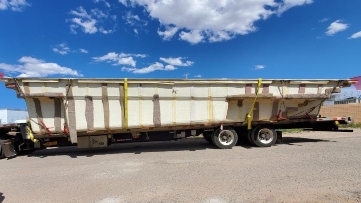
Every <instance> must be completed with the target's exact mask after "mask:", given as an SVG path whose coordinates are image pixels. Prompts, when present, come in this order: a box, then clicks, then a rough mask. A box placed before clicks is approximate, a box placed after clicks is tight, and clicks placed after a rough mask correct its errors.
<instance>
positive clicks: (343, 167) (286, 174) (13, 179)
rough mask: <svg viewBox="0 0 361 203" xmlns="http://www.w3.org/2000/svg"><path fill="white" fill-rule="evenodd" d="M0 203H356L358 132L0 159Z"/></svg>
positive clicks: (360, 157)
mask: <svg viewBox="0 0 361 203" xmlns="http://www.w3.org/2000/svg"><path fill="white" fill-rule="evenodd" d="M0 166H1V174H0V202H2V201H3V202H29V203H31V202H37V203H38V202H99V203H113V202H119V203H121V202H205V203H226V202H361V171H360V168H361V130H358V129H357V130H355V132H353V133H341V132H337V133H335V132H303V133H292V134H285V135H284V143H283V144H278V145H275V146H272V147H270V148H257V147H252V146H250V145H248V144H246V143H241V144H240V145H239V146H236V147H234V148H233V149H229V150H221V149H216V148H214V147H212V145H210V144H208V143H207V142H206V141H204V140H203V139H184V140H179V141H169V142H152V143H132V144H122V145H113V146H110V147H108V148H105V149H96V150H78V149H76V148H73V147H68V148H54V149H47V150H42V151H36V152H34V153H33V154H31V155H29V156H20V157H16V158H14V159H10V160H5V159H3V160H0Z"/></svg>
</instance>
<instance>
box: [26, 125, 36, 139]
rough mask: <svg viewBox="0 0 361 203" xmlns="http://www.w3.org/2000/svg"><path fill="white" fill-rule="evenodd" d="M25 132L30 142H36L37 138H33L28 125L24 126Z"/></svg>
mask: <svg viewBox="0 0 361 203" xmlns="http://www.w3.org/2000/svg"><path fill="white" fill-rule="evenodd" d="M26 132H27V134H28V135H29V138H30V140H31V141H32V142H37V140H36V139H35V138H34V134H33V131H32V130H31V129H30V127H29V126H26Z"/></svg>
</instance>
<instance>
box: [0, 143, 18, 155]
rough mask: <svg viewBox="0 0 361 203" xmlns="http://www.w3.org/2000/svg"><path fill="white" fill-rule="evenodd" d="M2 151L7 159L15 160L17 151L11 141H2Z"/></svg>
mask: <svg viewBox="0 0 361 203" xmlns="http://www.w3.org/2000/svg"><path fill="white" fill-rule="evenodd" d="M0 144H1V147H0V148H1V150H0V151H2V152H1V153H2V155H3V156H5V157H6V158H13V157H15V156H16V155H17V153H16V151H15V150H14V145H13V143H11V141H10V140H1V141H0Z"/></svg>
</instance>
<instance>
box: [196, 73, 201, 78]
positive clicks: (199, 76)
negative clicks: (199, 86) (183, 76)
mask: <svg viewBox="0 0 361 203" xmlns="http://www.w3.org/2000/svg"><path fill="white" fill-rule="evenodd" d="M194 77H195V78H201V77H202V75H199V74H198V75H195V76H194Z"/></svg>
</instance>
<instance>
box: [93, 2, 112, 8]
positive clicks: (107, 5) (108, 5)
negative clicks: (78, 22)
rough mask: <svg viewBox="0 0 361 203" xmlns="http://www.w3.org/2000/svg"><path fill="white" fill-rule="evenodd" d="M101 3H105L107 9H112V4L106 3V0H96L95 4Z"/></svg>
mask: <svg viewBox="0 0 361 203" xmlns="http://www.w3.org/2000/svg"><path fill="white" fill-rule="evenodd" d="M99 2H104V5H105V6H106V7H108V8H109V7H110V3H108V2H107V1H105V0H94V3H99Z"/></svg>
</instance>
